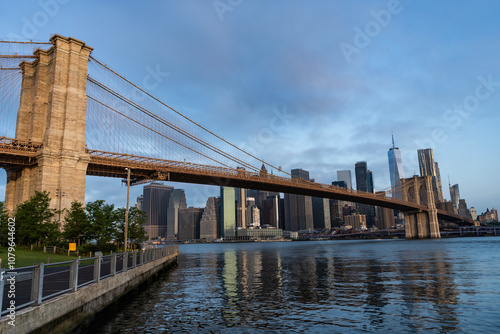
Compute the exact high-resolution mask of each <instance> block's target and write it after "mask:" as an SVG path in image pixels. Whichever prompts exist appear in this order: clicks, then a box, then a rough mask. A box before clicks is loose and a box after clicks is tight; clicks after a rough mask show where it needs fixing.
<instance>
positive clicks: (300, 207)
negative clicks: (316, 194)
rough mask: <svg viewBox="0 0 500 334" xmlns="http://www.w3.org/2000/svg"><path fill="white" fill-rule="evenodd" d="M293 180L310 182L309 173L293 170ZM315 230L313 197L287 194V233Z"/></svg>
mask: <svg viewBox="0 0 500 334" xmlns="http://www.w3.org/2000/svg"><path fill="white" fill-rule="evenodd" d="M292 178H294V179H302V180H305V181H309V172H308V171H306V170H303V169H301V168H299V169H292ZM313 228H314V220H313V209H312V198H311V196H304V195H294V194H285V229H286V230H287V231H299V230H308V229H313Z"/></svg>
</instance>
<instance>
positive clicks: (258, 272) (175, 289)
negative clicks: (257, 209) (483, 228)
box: [88, 237, 500, 333]
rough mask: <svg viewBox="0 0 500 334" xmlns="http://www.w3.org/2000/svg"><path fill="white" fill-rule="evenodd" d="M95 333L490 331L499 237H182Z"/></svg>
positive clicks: (498, 316)
mask: <svg viewBox="0 0 500 334" xmlns="http://www.w3.org/2000/svg"><path fill="white" fill-rule="evenodd" d="M178 262H179V264H178V267H177V268H175V269H173V270H172V271H170V272H168V273H166V274H163V275H161V276H160V277H159V279H158V280H157V281H155V282H154V283H152V284H151V285H149V286H148V288H147V289H145V290H144V291H142V292H140V293H139V294H137V295H136V296H134V298H133V299H131V300H129V301H128V303H127V304H126V305H125V306H123V307H121V308H120V309H119V310H118V311H116V312H114V313H113V314H112V315H110V316H107V319H106V322H104V323H102V322H101V323H94V324H92V327H91V328H89V329H88V332H89V333H90V332H92V333H118V332H120V333H162V332H164V333H221V332H222V333H269V332H275V333H277V332H280V333H299V332H307V333H359V332H384V333H385V332H392V333H403V332H405V333H495V332H499V331H500V238H499V237H477V238H454V239H434V240H359V241H358V240H346V241H310V242H264V243H234V244H233V243H219V244H189V245H181V246H180V255H179V259H178Z"/></svg>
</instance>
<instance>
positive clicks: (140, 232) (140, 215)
mask: <svg viewBox="0 0 500 334" xmlns="http://www.w3.org/2000/svg"><path fill="white" fill-rule="evenodd" d="M116 218H117V226H116V227H117V229H116V233H115V240H116V241H117V242H119V243H121V244H123V240H124V238H125V235H124V233H125V232H124V227H125V208H118V209H116ZM146 221H147V216H146V212H144V211H141V210H139V209H137V208H136V207H130V209H129V212H128V230H127V239H129V240H130V243H131V244H133V245H136V246H139V245H140V244H141V243H142V242H143V241H144V240H147V239H148V237H147V235H146V230H145V229H144V227H143V225H144V224H145V223H146Z"/></svg>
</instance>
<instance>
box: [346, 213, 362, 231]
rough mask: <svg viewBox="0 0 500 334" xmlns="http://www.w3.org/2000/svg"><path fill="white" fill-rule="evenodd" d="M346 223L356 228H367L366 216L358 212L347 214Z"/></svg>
mask: <svg viewBox="0 0 500 334" xmlns="http://www.w3.org/2000/svg"><path fill="white" fill-rule="evenodd" d="M344 225H345V226H351V228H353V229H356V230H366V216H365V215H360V214H357V213H355V214H352V215H349V216H345V217H344Z"/></svg>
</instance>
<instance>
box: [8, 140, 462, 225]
mask: <svg viewBox="0 0 500 334" xmlns="http://www.w3.org/2000/svg"><path fill="white" fill-rule="evenodd" d="M41 149H42V144H40V143H33V142H25V141H20V140H16V139H12V138H6V137H0V167H3V168H11V169H15V168H18V167H20V166H21V165H24V166H26V165H34V164H36V163H37V157H38V156H40V155H41V154H42V150H41ZM87 153H88V154H89V157H90V163H89V165H88V167H87V175H95V176H105V177H116V178H126V171H125V168H130V169H131V170H132V172H131V177H132V182H134V183H138V182H141V181H145V180H162V181H172V182H185V183H196V184H207V185H215V186H228V187H235V188H246V189H256V190H267V191H274V192H282V193H289V194H298V195H307V196H315V197H321V198H330V199H338V200H344V201H350V202H356V203H362V204H369V205H375V206H381V207H386V208H390V209H396V210H402V211H426V210H428V208H427V206H425V205H419V204H415V203H412V202H408V201H403V200H399V199H394V198H392V197H386V196H384V195H377V194H372V193H367V192H359V191H356V190H351V189H345V188H341V187H336V186H333V185H326V184H320V183H314V182H310V181H308V180H303V179H295V178H285V177H280V176H275V175H272V174H268V173H253V172H248V171H244V170H237V169H231V168H224V167H217V166H210V165H201V164H194V163H189V162H181V161H172V160H164V159H156V158H149V157H141V156H136V155H130V154H123V153H113V152H105V151H98V150H90V149H87ZM438 217H439V218H441V219H445V220H448V221H464V218H463V217H461V216H458V215H456V214H453V213H449V212H447V211H444V210H438ZM469 223H470V222H469Z"/></svg>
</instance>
